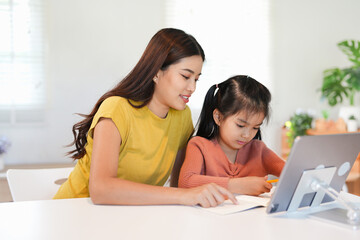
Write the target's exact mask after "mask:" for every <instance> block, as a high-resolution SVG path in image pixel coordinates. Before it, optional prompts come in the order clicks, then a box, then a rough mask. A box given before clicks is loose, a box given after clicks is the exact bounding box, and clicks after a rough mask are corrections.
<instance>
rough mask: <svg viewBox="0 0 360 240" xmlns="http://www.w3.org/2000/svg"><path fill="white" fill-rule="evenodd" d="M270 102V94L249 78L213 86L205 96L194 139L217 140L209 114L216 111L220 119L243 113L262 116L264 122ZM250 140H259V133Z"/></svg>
mask: <svg viewBox="0 0 360 240" xmlns="http://www.w3.org/2000/svg"><path fill="white" fill-rule="evenodd" d="M217 89H218V90H217ZM216 90H217V92H216ZM270 101H271V94H270V92H269V90H268V89H267V88H266V87H265V86H264V85H262V84H261V83H259V82H258V81H256V80H255V79H253V78H251V77H249V76H244V75H238V76H234V77H231V78H229V79H228V80H226V81H224V82H222V83H220V84H218V85H216V84H215V85H213V86H212V87H210V89H209V90H208V92H207V93H206V96H205V100H204V105H203V107H202V110H201V113H200V117H199V120H198V122H197V132H196V136H201V137H204V138H207V139H212V138H214V137H217V136H218V134H219V127H218V125H217V124H216V123H215V121H214V118H213V111H214V110H215V109H216V108H217V109H218V110H219V112H220V113H221V114H222V115H223V118H224V119H225V118H227V117H229V116H231V115H234V114H236V113H238V112H239V111H243V110H245V111H247V113H248V114H252V113H260V112H262V113H264V116H265V119H266V120H268V119H269V114H270V107H269V103H270ZM254 139H259V140H261V131H260V129H259V131H258V132H257V134H256V136H255V137H254Z"/></svg>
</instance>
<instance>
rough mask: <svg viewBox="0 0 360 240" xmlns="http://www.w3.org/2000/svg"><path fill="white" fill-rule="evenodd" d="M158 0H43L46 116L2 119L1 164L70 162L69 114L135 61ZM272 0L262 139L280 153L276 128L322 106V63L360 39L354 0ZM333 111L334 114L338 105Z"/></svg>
mask: <svg viewBox="0 0 360 240" xmlns="http://www.w3.org/2000/svg"><path fill="white" fill-rule="evenodd" d="M164 2H165V0H153V1H147V0H136V1H125V0H104V1H95V0H90V1H89V0H88V1H85V0H75V1H70V0H61V1H57V0H48V1H47V4H48V10H49V13H48V16H47V29H48V38H49V41H48V61H47V63H48V66H49V72H48V90H49V95H48V104H47V111H46V122H45V124H44V125H41V126H10V127H9V126H6V127H3V126H0V132H1V134H3V135H6V136H8V137H9V138H10V139H11V141H12V147H11V151H10V152H9V154H8V155H7V156H6V163H7V164H18V163H29V164H30V163H50V162H54V163H59V162H66V161H70V160H69V159H68V158H67V157H64V154H65V152H66V151H67V150H69V149H65V148H63V147H62V146H64V145H65V144H68V143H69V142H71V141H72V134H71V127H72V125H73V124H74V123H75V122H77V121H79V120H80V119H81V118H79V117H76V116H75V115H73V113H76V112H80V113H88V112H89V111H90V110H91V107H92V106H93V105H94V104H95V102H96V100H97V99H98V98H99V97H100V95H101V94H103V93H104V92H105V91H106V90H108V89H110V88H111V87H112V86H113V85H114V84H115V83H116V82H117V81H118V80H120V79H121V78H122V77H123V76H124V75H126V74H127V73H128V71H129V70H130V69H131V68H132V67H133V66H134V64H135V63H136V62H137V60H138V59H139V57H140V55H141V53H142V52H143V50H144V48H145V46H146V44H147V43H148V41H149V40H150V38H151V36H152V35H153V34H154V33H155V32H156V31H157V30H159V29H160V28H162V27H164V24H165V23H164ZM272 3H273V4H272V8H271V11H270V14H271V19H270V22H271V26H272V27H271V34H272V42H271V44H270V46H271V62H272V67H271V73H272V76H271V79H272V81H273V83H272V94H273V104H272V109H273V114H272V120H271V122H270V124H269V126H268V127H267V128H266V131H265V140H266V143H267V144H268V145H269V146H270V147H271V148H273V149H274V150H275V151H276V152H278V153H280V128H281V126H282V124H283V123H284V122H285V121H286V120H288V118H289V117H290V115H292V114H293V112H294V111H295V110H296V108H304V109H308V108H313V109H315V110H317V111H321V110H322V109H323V108H328V107H327V104H326V103H321V102H320V93H318V92H316V89H318V88H320V86H321V82H322V71H323V70H324V69H327V68H330V67H334V66H346V65H348V64H349V63H348V62H347V60H346V57H345V56H344V55H343V54H342V53H341V52H340V51H339V50H338V49H337V47H336V43H338V42H339V41H342V40H344V39H350V38H351V39H358V40H360V31H359V28H358V23H359V22H360V15H359V14H358V10H359V9H360V1H358V0H315V1H314V0H302V1H300V0H298V1H294V0H274V1H272ZM199 21H205V20H204V19H201V20H199ZM204 24H205V22H204ZM229 27H231V26H229ZM192 34H194V35H195V36H196V33H192ZM200 43H201V42H200ZM205 52H206V49H205ZM259 57H261V56H259ZM225 77H227V76H224V78H225ZM328 109H330V108H328ZM331 114H332V117H335V116H336V114H337V108H335V109H333V110H332V113H331Z"/></svg>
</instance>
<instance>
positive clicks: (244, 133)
mask: <svg viewBox="0 0 360 240" xmlns="http://www.w3.org/2000/svg"><path fill="white" fill-rule="evenodd" d="M241 136H242V137H243V138H248V137H249V136H250V131H249V130H248V129H246V128H244V129H243V131H242V133H241Z"/></svg>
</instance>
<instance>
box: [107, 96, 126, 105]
mask: <svg viewBox="0 0 360 240" xmlns="http://www.w3.org/2000/svg"><path fill="white" fill-rule="evenodd" d="M125 103H126V104H129V102H128V99H126V98H123V97H120V96H111V97H108V98H106V99H105V100H104V101H103V103H102V104H106V105H112V104H114V105H118V104H125Z"/></svg>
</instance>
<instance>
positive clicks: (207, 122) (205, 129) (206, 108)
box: [196, 84, 219, 139]
mask: <svg viewBox="0 0 360 240" xmlns="http://www.w3.org/2000/svg"><path fill="white" fill-rule="evenodd" d="M218 90H219V89H218V86H217V84H214V85H213V86H211V87H210V89H209V90H208V91H207V93H206V96H205V100H204V104H203V107H202V109H201V113H200V117H199V120H198V122H197V124H196V125H197V132H196V136H200V137H204V138H207V139H211V138H213V137H214V136H216V135H217V132H218V126H217V125H216V123H215V121H214V118H213V112H214V110H215V108H217V101H216V100H217V95H218V93H219V91H218Z"/></svg>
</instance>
